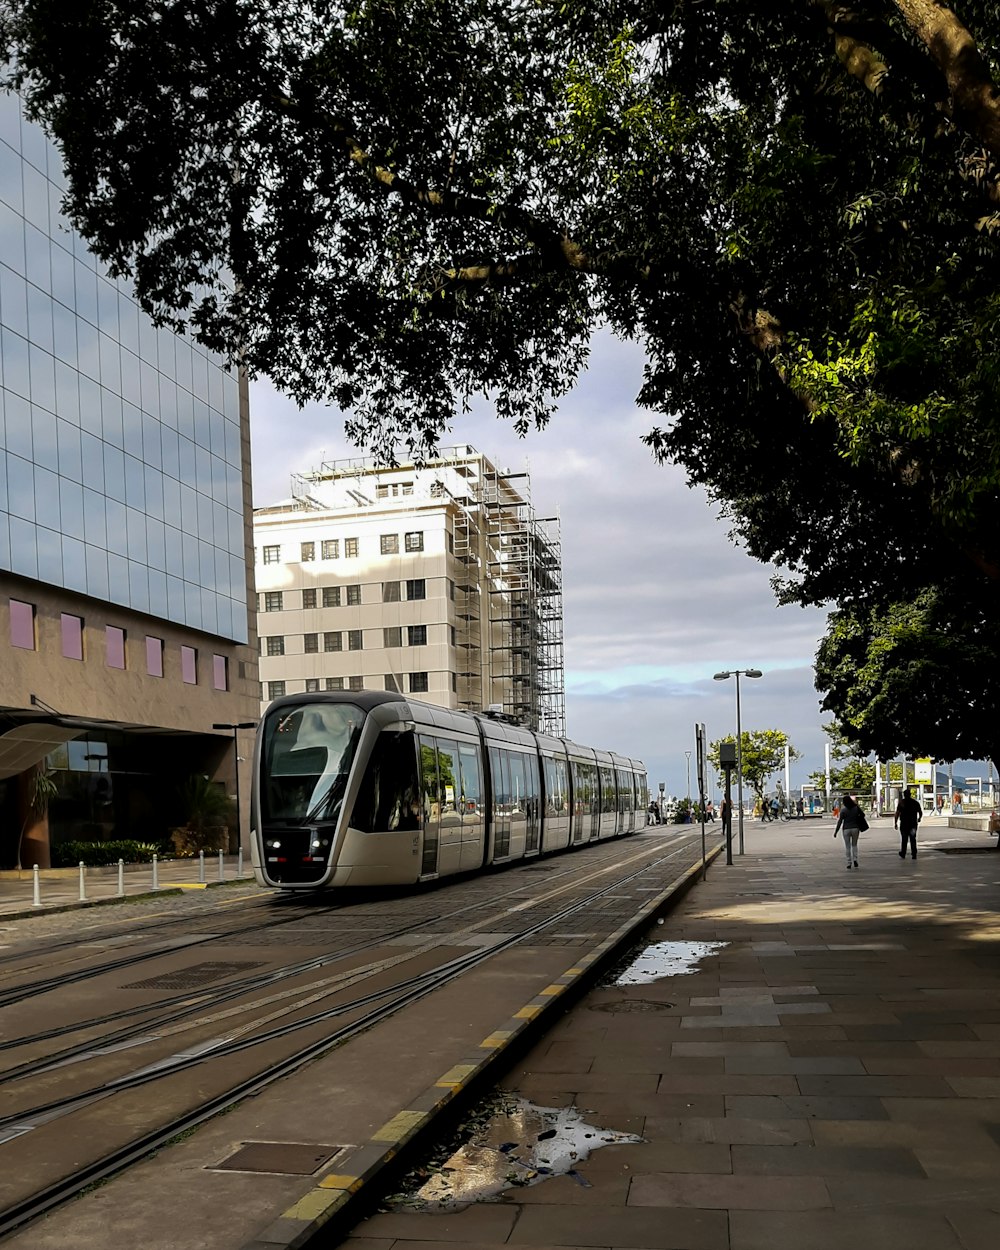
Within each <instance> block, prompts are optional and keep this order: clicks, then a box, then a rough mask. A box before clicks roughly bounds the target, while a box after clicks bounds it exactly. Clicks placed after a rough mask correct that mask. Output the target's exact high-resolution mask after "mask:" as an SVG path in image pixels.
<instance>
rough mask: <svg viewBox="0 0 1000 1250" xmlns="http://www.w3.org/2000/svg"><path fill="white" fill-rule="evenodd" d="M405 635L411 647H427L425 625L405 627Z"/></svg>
mask: <svg viewBox="0 0 1000 1250" xmlns="http://www.w3.org/2000/svg"><path fill="white" fill-rule="evenodd" d="M406 633H407V637H408V639H409V643H410V646H411V647H426V646H427V626H426V625H407V627H406Z"/></svg>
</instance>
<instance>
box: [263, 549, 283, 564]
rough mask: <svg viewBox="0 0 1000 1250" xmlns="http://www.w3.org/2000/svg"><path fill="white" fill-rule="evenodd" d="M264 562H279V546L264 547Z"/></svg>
mask: <svg viewBox="0 0 1000 1250" xmlns="http://www.w3.org/2000/svg"><path fill="white" fill-rule="evenodd" d="M264 563H265V564H280V563H281V548H280V547H265V548H264Z"/></svg>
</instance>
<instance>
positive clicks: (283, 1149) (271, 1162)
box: [206, 1141, 346, 1176]
mask: <svg viewBox="0 0 1000 1250" xmlns="http://www.w3.org/2000/svg"><path fill="white" fill-rule="evenodd" d="M345 1149H346V1147H345V1146H326V1145H313V1144H311V1143H308V1142H285V1141H245V1142H243V1144H242V1146H241V1147H240V1149H239V1150H237V1151H236V1152H235V1153H234V1154H231V1155H229V1156H228V1157H227V1158H225V1159H223V1160H222V1162H221V1163H216V1164H214V1165H213V1166H212V1167H211V1168H207V1169H206V1171H212V1172H220V1171H221V1172H271V1173H274V1174H275V1175H277V1176H312V1174H313V1173H314V1172H317V1171H319V1169H320V1168H321V1167H322V1166H323V1165H324V1164H325V1163H329V1162H330V1160H331V1159H332V1158H333V1156H334V1155H336V1154H339V1153H340V1151H342V1150H345Z"/></svg>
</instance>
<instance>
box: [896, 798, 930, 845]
mask: <svg viewBox="0 0 1000 1250" xmlns="http://www.w3.org/2000/svg"><path fill="white" fill-rule="evenodd" d="M922 815H923V813H922V812H921V810H920V804H919V803H918V802H917V800H916V799H915V798H913V797H912V796H911V794H910V791H909V789H906V790H904V791H903V793H902V796H901V798H900V800H899V804H898V806H897V807H896V815H895V817H894V818H893V822H892V825H893V828H894V829H898V830H899V832H900V834H901V835H902V839H903V841H902V845H901V846H900V848H899V858H900V859H906V847H907V843H909V847H910V854H911V855H912V857H913V858H914V859H916V858H917V825H919V824H920V817H921V816H922Z"/></svg>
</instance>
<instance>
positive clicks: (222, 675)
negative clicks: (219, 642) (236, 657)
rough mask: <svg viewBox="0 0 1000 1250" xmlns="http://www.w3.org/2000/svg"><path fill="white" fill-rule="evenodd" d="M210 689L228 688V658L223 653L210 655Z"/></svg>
mask: <svg viewBox="0 0 1000 1250" xmlns="http://www.w3.org/2000/svg"><path fill="white" fill-rule="evenodd" d="M212 689H213V690H228V689H229V660H228V659H227V658H226V657H225V656H224V655H213V656H212Z"/></svg>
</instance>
